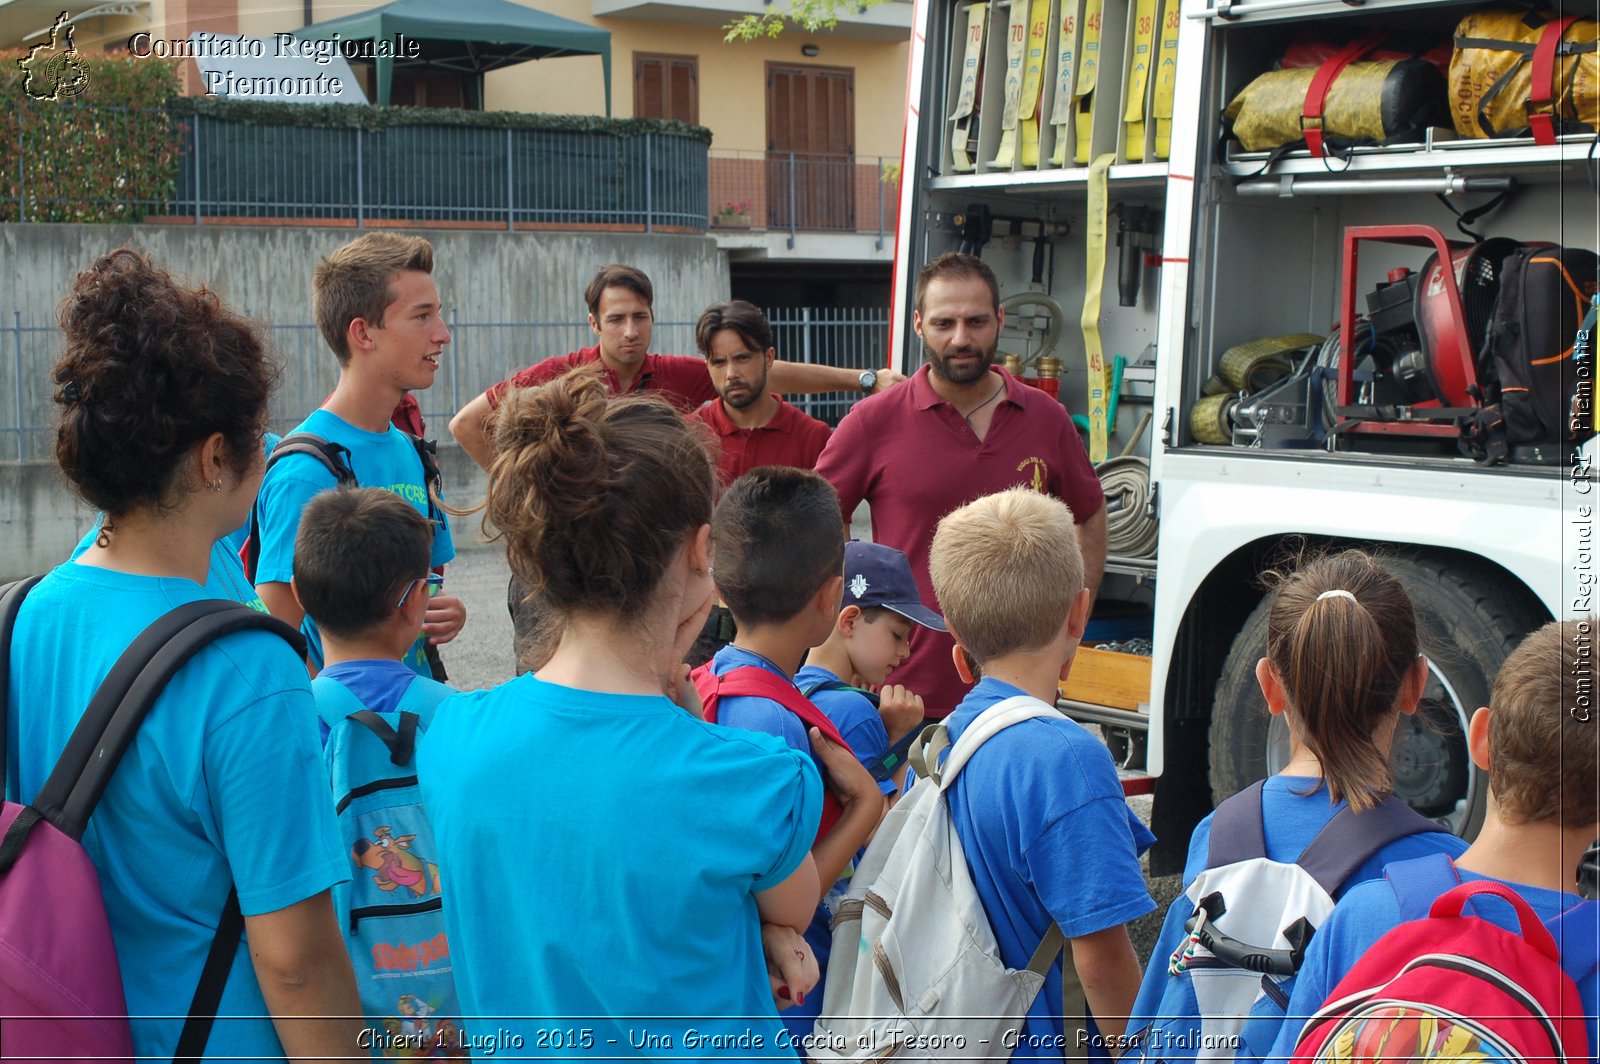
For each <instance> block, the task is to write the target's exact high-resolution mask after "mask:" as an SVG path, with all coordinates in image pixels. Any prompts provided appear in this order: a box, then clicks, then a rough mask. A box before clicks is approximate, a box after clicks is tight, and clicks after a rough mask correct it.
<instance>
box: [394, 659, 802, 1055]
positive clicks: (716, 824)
mask: <svg viewBox="0 0 1600 1064" xmlns="http://www.w3.org/2000/svg"><path fill="white" fill-rule="evenodd" d="M418 775H419V777H420V778H421V781H422V797H423V803H424V805H425V806H426V807H427V810H428V816H429V820H430V821H431V823H432V825H433V832H434V840H435V843H436V845H437V846H438V849H439V866H440V867H441V868H445V869H448V870H449V871H448V873H447V877H448V878H447V880H446V885H445V890H446V892H447V894H448V904H447V905H446V906H445V910H444V911H445V925H446V930H447V932H448V933H449V937H450V944H451V948H452V950H453V951H455V952H456V954H457V956H458V957H459V960H458V962H457V964H456V967H455V979H456V988H457V990H458V992H459V993H460V996H461V1003H462V1008H463V1010H464V1011H465V1012H466V1013H467V1014H469V1015H472V1016H481V1017H488V1019H483V1020H478V1021H477V1027H476V1028H475V1029H483V1028H488V1029H490V1030H494V1029H496V1028H504V1029H505V1030H507V1031H508V1032H510V1033H511V1034H514V1035H516V1036H517V1037H519V1038H520V1039H521V1047H520V1048H518V1049H517V1050H516V1051H517V1052H518V1053H524V1054H529V1055H532V1056H540V1057H564V1058H567V1059H572V1058H575V1057H579V1056H585V1055H594V1056H596V1057H600V1056H606V1055H611V1056H627V1055H630V1054H637V1055H640V1056H649V1057H654V1058H668V1059H671V1058H679V1059H692V1060H708V1059H741V1060H748V1059H752V1058H755V1059H761V1058H763V1057H765V1058H769V1059H783V1058H785V1057H791V1058H792V1051H791V1050H790V1049H788V1048H787V1045H786V1044H784V1042H785V1040H784V1037H783V1025H782V1024H781V1023H780V1022H779V1020H778V1014H777V1012H776V1011H775V1009H774V1008H773V1004H772V993H771V990H770V987H769V984H768V982H767V974H766V962H765V959H764V955H763V953H762V947H761V918H760V914H759V912H758V910H757V907H756V898H755V896H756V894H757V893H759V892H761V891H765V890H768V889H770V888H772V887H775V886H777V885H778V884H780V883H782V882H783V881H784V880H785V879H787V878H788V877H789V875H790V874H791V873H793V872H794V870H795V869H796V868H798V867H799V866H800V864H801V862H802V861H804V860H805V859H806V857H807V856H808V855H809V853H810V849H811V842H812V839H813V838H814V837H815V835H816V831H817V823H818V820H819V819H820V817H821V813H822V784H821V780H820V779H819V778H818V776H817V773H816V770H815V769H814V768H813V767H812V764H811V759H810V758H809V757H808V756H805V755H803V754H800V753H798V752H796V751H794V750H790V749H786V748H785V747H784V745H783V744H782V743H780V742H778V741H776V740H774V739H773V738H772V737H771V736H767V735H759V734H754V733H752V732H749V731H743V730H739V729H734V728H726V727H722V726H719V725H715V724H708V723H707V722H705V721H703V720H700V719H699V718H697V717H694V716H692V715H690V714H689V713H687V712H685V711H684V710H683V709H681V708H679V707H678V706H676V705H674V704H673V703H672V702H671V701H669V700H668V699H666V698H665V697H661V696H645V695H618V694H603V693H600V692H595V691H584V690H577V689H574V688H570V687H563V686H559V685H556V684H550V683H546V682H544V681H542V680H540V679H539V678H538V677H537V676H535V675H533V674H531V673H529V674H525V675H523V676H519V677H517V678H516V679H514V680H511V681H509V682H507V683H504V684H501V685H500V686H499V687H496V688H494V689H492V690H488V691H473V692H469V693H464V694H458V695H455V696H454V697H452V698H449V699H447V700H446V701H445V702H444V704H443V705H441V706H440V707H439V709H438V711H437V713H436V715H435V717H434V722H433V727H432V728H431V729H430V730H429V732H428V738H427V741H426V742H425V743H423V744H422V745H421V750H420V752H419V755H418ZM549 1017H568V1018H567V1019H562V1020H559V1021H556V1020H551V1019H547V1018H549ZM638 1017H658V1018H657V1019H651V1020H647V1021H646V1020H640V1019H638ZM735 1017H737V1018H735ZM552 1030H559V1031H560V1032H562V1036H563V1037H565V1034H566V1033H567V1032H570V1033H571V1034H572V1035H573V1036H574V1038H575V1039H576V1041H575V1042H573V1041H568V1042H562V1041H561V1040H560V1039H556V1040H555V1041H554V1042H552V1040H551V1038H550V1037H549V1035H550V1032H551V1031H552ZM541 1032H543V1035H544V1037H543V1039H542V1040H541ZM696 1033H698V1034H699V1035H706V1034H711V1033H715V1034H720V1035H724V1036H738V1035H744V1036H747V1038H746V1042H747V1047H740V1046H738V1045H731V1044H730V1045H710V1044H706V1043H704V1042H697V1041H696ZM645 1036H650V1037H651V1038H653V1039H655V1042H654V1045H653V1048H651V1049H648V1050H646V1051H643V1052H641V1049H640V1046H639V1040H640V1039H642V1038H644V1037H645ZM751 1039H759V1040H760V1045H759V1046H753V1047H751V1046H748V1041H749V1040H751Z"/></svg>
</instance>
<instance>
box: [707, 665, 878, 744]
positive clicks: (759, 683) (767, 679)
mask: <svg viewBox="0 0 1600 1064" xmlns="http://www.w3.org/2000/svg"><path fill="white" fill-rule="evenodd" d="M694 681H695V688H696V689H697V690H698V691H699V692H700V699H701V701H702V702H703V703H704V704H705V710H706V720H709V721H711V722H712V723H715V722H716V719H717V717H716V703H717V702H719V701H721V700H722V699H724V698H765V699H769V700H771V701H773V702H776V703H778V704H779V705H780V706H782V707H783V708H784V709H787V710H788V711H789V712H790V713H793V714H794V715H795V716H797V717H799V718H800V719H801V720H802V721H804V722H805V724H806V726H807V727H808V728H816V729H818V730H819V731H821V732H822V734H823V736H825V737H826V738H828V739H831V740H833V741H834V742H836V743H838V744H839V745H840V746H848V745H849V744H847V743H846V742H845V741H844V736H842V735H840V734H839V728H838V725H836V724H834V723H833V721H831V720H829V719H828V715H827V714H826V713H824V712H822V710H820V709H818V708H817V707H816V706H814V705H812V704H811V703H810V702H809V701H807V700H806V698H805V696H804V695H802V694H801V693H800V689H799V688H797V687H796V686H795V685H794V684H792V683H790V682H789V681H787V680H785V679H784V678H783V677H782V676H779V675H778V674H777V673H775V672H771V671H769V670H767V669H763V668H761V666H759V665H741V666H739V667H738V668H736V669H729V670H728V671H727V672H725V673H723V674H722V675H721V676H718V675H717V674H716V673H714V672H712V671H711V667H710V665H702V666H700V668H698V669H696V670H695V671H694ZM703 681H709V684H705V683H704V682H703ZM708 687H709V690H710V694H711V697H710V698H709V699H708V698H706V693H707V688H708Z"/></svg>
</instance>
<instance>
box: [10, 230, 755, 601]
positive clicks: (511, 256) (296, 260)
mask: <svg viewBox="0 0 1600 1064" xmlns="http://www.w3.org/2000/svg"><path fill="white" fill-rule="evenodd" d="M354 235H355V234H354V232H353V231H352V230H349V229H272V228H246V227H220V226H219V227H211V228H207V227H201V228H193V229H191V228H178V227H171V226H98V225H0V340H3V343H0V347H3V348H4V349H3V350H0V433H5V434H7V436H8V437H9V438H7V439H4V440H0V459H10V458H12V457H13V456H14V455H15V454H17V453H18V452H17V451H15V450H13V449H12V448H13V447H14V446H15V444H14V443H13V441H14V440H15V439H18V438H19V437H18V436H17V435H16V433H17V432H19V431H20V439H21V440H22V441H23V452H22V453H25V454H26V455H27V456H28V457H29V458H30V459H33V460H31V461H26V462H21V461H5V460H0V576H15V575H21V574H25V573H30V572H40V571H43V570H44V569H47V568H49V567H50V566H52V565H54V564H56V563H57V562H59V561H61V560H62V559H63V558H65V557H66V556H67V554H68V552H70V550H71V549H72V546H73V545H74V544H75V543H76V542H77V541H78V539H79V538H80V537H81V536H82V535H83V533H84V531H85V530H86V529H87V528H88V527H89V524H90V523H91V521H92V518H93V515H92V513H91V512H90V511H88V510H87V509H85V508H84V507H82V506H81V505H80V504H78V503H77V501H76V500H75V499H74V498H73V496H72V493H71V492H70V491H69V490H68V489H67V488H66V486H65V485H64V484H63V483H62V482H61V480H60V476H59V474H58V473H57V471H56V468H55V465H54V463H52V462H50V461H49V460H48V459H49V455H50V454H51V450H52V446H53V444H52V440H51V431H50V428H49V426H50V424H51V419H52V416H53V412H52V408H51V404H50V388H49V386H48V373H49V366H50V363H51V362H52V361H53V360H54V357H55V355H56V353H57V352H58V351H59V349H60V336H59V333H58V332H57V331H56V330H55V329H54V327H53V326H54V320H55V307H56V305H57V303H58V302H59V301H60V300H61V298H62V297H63V296H64V295H65V294H66V293H67V291H68V289H69V288H70V286H71V283H72V279H73V278H74V277H75V276H76V275H77V273H78V271H79V270H81V269H82V268H83V267H85V266H86V265H88V264H89V263H90V262H91V261H93V259H94V258H95V257H96V256H97V255H99V254H101V253H103V252H104V251H106V250H108V249H110V248H114V247H117V246H119V245H121V244H123V243H131V244H133V245H134V246H137V247H140V248H142V249H144V250H145V251H148V252H149V253H150V254H151V255H152V256H153V257H154V258H155V259H156V260H157V261H158V262H160V263H162V264H163V265H165V266H167V267H168V268H169V269H171V270H172V271H173V272H174V273H175V274H177V275H179V276H182V277H187V278H189V279H191V280H193V281H204V282H206V283H207V284H210V285H212V286H213V287H214V288H216V289H217V290H218V292H219V293H221V294H222V296H223V297H224V298H225V299H227V300H228V301H229V302H230V303H231V304H233V305H234V306H236V307H238V308H239V309H241V310H245V311H247V312H249V313H250V314H252V315H253V316H255V317H257V318H259V319H262V320H264V321H267V322H269V323H276V324H278V325H279V326H280V327H279V328H276V329H274V330H272V340H273V343H274V345H275V346H276V347H277V349H278V351H279V354H280V356H281V357H282V358H283V359H284V361H285V363H286V369H285V374H284V380H283V383H282V385H281V387H280V391H279V394H278V396H277V398H276V400H275V402H274V417H275V420H274V427H275V428H277V429H280V430H285V429H287V428H288V427H292V425H293V424H295V423H296V422H298V421H299V420H300V418H302V417H304V416H305V415H306V414H308V413H310V411H311V409H312V408H314V407H315V406H316V405H317V404H318V403H319V402H320V401H321V398H322V397H323V396H325V395H326V394H327V392H328V391H329V390H330V389H331V388H332V381H333V379H334V375H335V372H336V368H337V367H336V364H335V362H334V358H333V355H332V354H331V353H330V352H328V351H327V349H326V348H325V347H324V346H323V345H322V344H321V341H320V340H319V339H318V338H317V336H316V333H315V330H313V329H310V328H308V327H307V323H309V322H311V320H312V315H311V282H310V278H311V271H312V269H313V267H314V266H315V264H316V261H317V259H318V257H319V256H321V255H324V254H326V253H328V252H330V251H332V250H333V249H334V248H337V247H338V246H339V245H340V244H342V243H344V242H345V241H347V240H349V239H351V238H352V237H353V236H354ZM422 235H425V236H427V237H428V238H429V239H430V240H432V241H433V245H434V252H435V268H434V276H435V279H436V280H437V282H438V284H439V289H440V293H441V295H442V297H443V300H444V303H445V306H446V313H447V314H453V315H454V316H455V318H456V319H458V320H459V321H461V322H476V323H498V322H516V323H535V322H547V323H566V325H564V326H562V327H559V328H552V327H538V328H536V327H533V326H519V327H507V328H500V327H496V326H493V325H491V324H480V325H478V326H477V327H475V328H461V329H459V330H458V332H457V336H456V343H455V344H453V345H452V346H451V347H450V348H449V349H447V351H446V358H445V367H444V371H443V372H441V374H440V381H441V383H438V384H435V386H434V388H433V389H432V390H431V391H430V392H426V393H421V394H420V395H419V397H418V398H419V399H420V400H421V402H422V407H423V410H424V412H425V413H427V414H428V416H429V435H430V436H435V437H442V439H441V443H444V442H445V441H447V440H448V439H449V433H448V431H447V430H446V428H445V424H444V419H445V418H446V417H448V415H449V413H451V412H452V411H453V410H454V409H455V408H456V407H457V406H459V405H460V404H461V403H463V402H465V401H466V400H467V399H470V398H471V397H472V396H473V395H475V394H477V392H478V391H480V390H481V389H482V388H483V387H485V386H486V385H487V384H490V383H493V382H494V381H496V380H499V379H501V378H502V377H504V376H505V375H506V374H507V373H509V372H510V371H511V370H514V369H516V368H520V367H521V366H523V365H527V364H529V363H531V362H534V361H537V360H538V359H539V358H542V357H545V356H547V355H552V354H560V353H563V352H565V351H567V350H570V349H571V348H572V347H575V346H579V345H580V344H582V343H588V342H590V341H589V339H588V337H587V335H586V330H585V329H583V328H582V326H581V325H580V324H579V323H581V321H582V319H583V316H584V314H585V309H584V306H583V286H584V285H585V284H586V283H587V282H588V280H589V278H590V277H591V276H592V275H593V273H594V271H595V269H596V268H597V267H599V266H602V265H604V264H606V263H608V262H618V261H620V262H630V263H633V264H635V265H637V266H639V267H640V268H641V269H643V270H644V271H645V272H646V273H648V274H649V275H650V276H651V277H652V278H653V279H654V280H655V282H656V315H657V320H658V321H660V322H663V323H669V322H671V323H679V324H677V325H674V326H670V327H669V326H665V325H664V326H663V327H662V328H658V330H657V337H656V341H657V346H658V347H667V348H668V349H669V350H670V349H672V346H673V345H678V349H680V350H692V340H687V341H686V334H687V332H688V327H687V325H685V324H682V323H690V322H693V321H694V320H695V318H697V317H698V316H699V314H700V311H701V310H703V309H704V308H705V305H706V304H707V303H709V302H712V301H713V300H718V299H726V298H728V271H727V263H726V260H725V258H724V257H723V256H722V255H721V254H720V253H719V252H718V251H717V249H716V244H715V242H714V241H713V240H712V239H710V238H708V237H687V236H643V235H635V234H612V233H595V234H580V233H503V232H481V231H480V232H462V231H451V230H435V231H428V232H424V233H423V234H422ZM14 314H20V320H21V322H22V324H23V326H24V330H23V332H22V333H21V334H20V336H18V335H17V334H14V333H12V332H11V331H10V330H11V329H12V327H13V323H14V322H15V321H16V320H17V318H16V317H15V316H14ZM501 334H506V335H507V336H508V337H510V339H508V340H506V341H505V342H503V343H497V344H492V343H490V342H488V338H491V337H495V336H499V335H501ZM13 337H16V338H17V339H16V341H14V339H13ZM18 341H20V350H18V346H19V345H18ZM685 342H687V343H688V346H687V347H684V346H682V345H683V344H685ZM19 370H20V372H19ZM19 395H20V400H21V401H20V402H19V401H18V400H19ZM19 408H20V418H21V421H20V424H19V422H18V418H19ZM440 464H441V466H442V468H443V471H444V476H445V491H446V494H447V496H448V498H449V499H450V501H451V502H452V503H454V504H456V505H470V504H472V503H476V502H478V501H481V500H482V498H483V494H484V486H485V484H484V479H483V475H482V471H481V470H479V469H478V468H477V467H476V466H475V465H474V464H473V463H472V461H471V459H469V458H467V457H466V455H465V454H463V453H461V452H460V451H459V449H457V448H456V447H454V446H452V445H444V446H441V448H440ZM478 523H479V522H478V518H476V517H472V518H461V519H458V520H457V521H456V522H455V525H454V532H455V537H456V543H457V545H458V547H468V546H470V545H472V544H473V543H475V542H476V540H477V538H478Z"/></svg>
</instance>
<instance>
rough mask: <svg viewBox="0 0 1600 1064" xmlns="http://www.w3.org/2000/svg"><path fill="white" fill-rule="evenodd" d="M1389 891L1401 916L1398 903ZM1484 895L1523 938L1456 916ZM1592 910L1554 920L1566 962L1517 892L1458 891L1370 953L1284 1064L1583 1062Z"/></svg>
mask: <svg viewBox="0 0 1600 1064" xmlns="http://www.w3.org/2000/svg"><path fill="white" fill-rule="evenodd" d="M1423 863H1424V862H1423V861H1408V862H1404V864H1406V865H1421V864H1423ZM1446 863H1448V861H1447V860H1446ZM1396 867H1397V866H1395V865H1391V866H1389V868H1388V869H1386V870H1385V875H1386V876H1387V875H1389V873H1390V872H1391V871H1393V870H1394V869H1395V868H1396ZM1453 871H1454V869H1453V868H1452V869H1451V870H1450V873H1447V874H1452V878H1453ZM1391 882H1392V883H1393V880H1391ZM1394 885H1395V887H1396V894H1397V895H1399V896H1400V898H1401V916H1402V917H1404V916H1405V915H1406V914H1407V909H1408V908H1409V906H1408V905H1407V904H1406V894H1405V892H1404V891H1403V890H1402V889H1401V885H1400V884H1398V883H1394ZM1490 897H1494V898H1499V899H1502V900H1503V901H1505V902H1506V903H1507V904H1508V905H1510V906H1511V907H1512V908H1513V909H1514V910H1516V915H1517V920H1518V923H1519V925H1520V928H1521V931H1520V933H1518V932H1513V931H1507V930H1505V929H1504V928H1502V927H1500V926H1499V925H1498V924H1495V923H1492V922H1491V921H1489V920H1485V919H1482V918H1480V917H1477V916H1471V915H1466V914H1464V913H1463V912H1462V910H1463V908H1464V907H1465V906H1466V905H1467V904H1468V903H1469V902H1472V903H1474V904H1475V905H1476V904H1479V903H1481V902H1482V901H1486V900H1487V899H1488V898H1490ZM1491 904H1492V903H1491ZM1595 909H1596V904H1595V903H1593V902H1585V903H1583V904H1581V905H1578V906H1576V907H1574V908H1573V909H1572V910H1570V911H1569V912H1567V913H1565V914H1563V915H1562V917H1561V918H1560V921H1559V922H1558V924H1557V928H1558V931H1559V932H1560V934H1561V937H1562V938H1563V939H1564V940H1565V942H1566V943H1567V944H1568V945H1569V947H1571V948H1569V949H1568V951H1567V952H1568V954H1569V956H1568V957H1567V958H1566V963H1565V965H1563V958H1562V956H1561V952H1560V950H1558V948H1557V946H1556V938H1555V936H1554V935H1552V934H1551V931H1550V929H1549V928H1547V927H1546V926H1545V925H1544V924H1543V923H1541V922H1540V921H1539V917H1538V915H1537V914H1536V913H1535V912H1534V911H1533V908H1532V907H1531V906H1530V905H1529V904H1528V903H1527V902H1526V901H1524V900H1523V899H1522V898H1521V896H1519V895H1518V894H1517V893H1516V891H1514V890H1512V889H1511V888H1509V887H1507V886H1505V885H1503V884H1500V883H1495V882H1492V881H1484V880H1478V881H1473V882H1469V883H1461V884H1459V885H1457V886H1456V887H1454V888H1452V889H1450V890H1448V891H1446V892H1445V893H1444V894H1442V895H1439V896H1438V898H1437V900H1436V901H1434V902H1433V904H1432V906H1431V907H1430V908H1429V909H1428V912H1427V915H1426V916H1424V917H1423V918H1421V919H1416V920H1410V921H1408V922H1406V923H1403V924H1401V925H1400V926H1399V927H1396V928H1395V929H1394V930H1393V931H1390V932H1389V933H1388V934H1386V935H1384V936H1383V937H1382V938H1380V939H1379V940H1378V941H1377V942H1375V943H1374V944H1373V945H1372V948H1371V949H1369V950H1367V952H1366V953H1365V954H1364V955H1363V956H1362V957H1361V959H1360V960H1359V961H1357V962H1356V964H1355V966H1354V967H1353V968H1351V969H1350V972H1349V974H1348V975H1346V976H1345V977H1344V978H1343V979H1342V980H1340V981H1339V984H1338V985H1337V986H1335V987H1334V988H1333V991H1332V993H1330V994H1329V995H1328V1001H1327V1003H1326V1004H1325V1005H1323V1007H1322V1008H1321V1009H1319V1010H1318V1011H1317V1013H1316V1014H1315V1015H1314V1016H1312V1017H1311V1018H1310V1019H1309V1020H1308V1021H1307V1022H1306V1025H1305V1027H1304V1029H1303V1030H1302V1031H1301V1032H1300V1037H1299V1039H1298V1041H1297V1042H1296V1043H1295V1049H1294V1056H1293V1058H1292V1059H1293V1060H1294V1061H1296V1062H1308V1064H1309V1062H1312V1061H1318V1062H1320V1061H1373V1062H1381V1061H1427V1060H1440V1061H1445V1060H1449V1061H1462V1060H1480V1059H1481V1060H1497V1061H1519V1060H1520V1061H1549V1062H1556V1061H1568V1060H1571V1061H1586V1060H1588V1059H1589V1054H1590V1049H1589V1035H1588V1031H1587V1029H1586V1025H1585V1020H1584V1010H1583V1002H1582V1000H1581V999H1580V997H1579V995H1578V987H1577V983H1576V981H1575V979H1576V978H1577V977H1581V976H1583V975H1585V974H1586V973H1588V972H1590V971H1592V970H1593V969H1594V967H1595V958H1594V956H1593V954H1594V950H1593V949H1592V944H1593V942H1594V935H1595V927H1596V925H1595ZM1584 927H1587V929H1588V930H1587V934H1585V933H1584V931H1583V928H1584Z"/></svg>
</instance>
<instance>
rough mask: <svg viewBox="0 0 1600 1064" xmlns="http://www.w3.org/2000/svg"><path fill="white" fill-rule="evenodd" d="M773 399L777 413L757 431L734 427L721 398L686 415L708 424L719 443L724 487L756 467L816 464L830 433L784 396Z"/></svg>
mask: <svg viewBox="0 0 1600 1064" xmlns="http://www.w3.org/2000/svg"><path fill="white" fill-rule="evenodd" d="M773 398H774V399H776V400H778V412H777V413H775V414H773V415H772V420H770V421H768V422H767V423H766V424H765V425H762V426H761V427H760V428H754V429H745V428H740V427H739V426H738V425H735V424H734V423H733V421H732V420H730V419H729V417H728V412H727V410H726V409H724V408H723V405H722V400H721V399H713V400H712V401H711V402H709V403H707V404H706V405H705V406H702V407H701V408H700V409H698V410H696V411H695V412H694V413H692V414H690V415H689V416H690V417H691V418H698V419H700V420H701V421H703V422H705V423H706V424H707V425H710V426H711V431H712V432H715V433H716V434H717V439H718V440H719V441H720V442H721V444H722V450H721V451H720V452H719V453H718V455H717V476H718V478H719V479H720V480H721V481H722V483H723V485H724V486H727V485H729V484H732V483H733V482H734V481H735V480H737V479H739V478H740V477H742V476H744V475H745V474H746V473H748V472H750V470H752V469H754V468H756V467H757V466H769V465H778V466H794V467H796V468H798V469H811V468H813V467H814V466H815V465H816V464H817V456H818V455H820V454H821V453H822V447H823V445H824V444H826V443H827V442H828V433H829V432H830V431H831V430H830V429H829V428H828V426H827V425H826V424H824V423H823V422H821V421H818V420H817V419H816V418H814V417H812V416H811V415H809V414H807V413H805V412H804V411H802V410H801V409H800V408H799V407H797V406H795V405H794V404H792V403H788V402H785V401H784V398H783V396H781V395H775V396H773Z"/></svg>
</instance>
